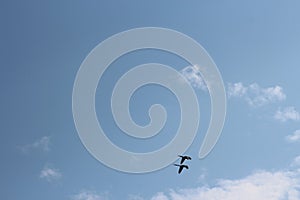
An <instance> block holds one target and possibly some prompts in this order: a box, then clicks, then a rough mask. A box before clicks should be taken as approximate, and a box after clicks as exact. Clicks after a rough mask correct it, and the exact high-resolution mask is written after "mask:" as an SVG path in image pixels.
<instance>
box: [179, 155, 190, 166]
mask: <svg viewBox="0 0 300 200" xmlns="http://www.w3.org/2000/svg"><path fill="white" fill-rule="evenodd" d="M178 157H181V161H180V164H182V163H183V162H184V161H185V160H192V158H191V157H190V156H181V155H178Z"/></svg>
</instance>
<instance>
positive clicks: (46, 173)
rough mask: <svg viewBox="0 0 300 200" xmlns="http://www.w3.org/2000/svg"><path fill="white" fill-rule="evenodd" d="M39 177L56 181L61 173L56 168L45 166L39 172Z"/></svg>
mask: <svg viewBox="0 0 300 200" xmlns="http://www.w3.org/2000/svg"><path fill="white" fill-rule="evenodd" d="M39 177H40V178H41V179H45V180H46V181H48V182H52V181H56V180H59V179H61V177H62V174H61V172H60V171H59V170H58V169H55V168H51V167H49V166H45V167H44V168H43V169H42V170H41V172H40V176H39Z"/></svg>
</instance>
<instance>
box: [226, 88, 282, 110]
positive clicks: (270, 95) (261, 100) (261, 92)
mask: <svg viewBox="0 0 300 200" xmlns="http://www.w3.org/2000/svg"><path fill="white" fill-rule="evenodd" d="M227 93H228V97H229V98H230V97H238V98H243V99H244V100H246V101H247V103H248V104H249V105H251V106H263V105H266V104H268V103H272V102H277V101H283V100H285V99H286V95H285V94H284V93H283V89H282V87H280V86H277V85H276V86H273V87H267V88H263V87H261V86H259V85H258V84H257V83H252V84H250V85H249V86H244V85H243V83H241V82H238V83H229V84H228V89H227Z"/></svg>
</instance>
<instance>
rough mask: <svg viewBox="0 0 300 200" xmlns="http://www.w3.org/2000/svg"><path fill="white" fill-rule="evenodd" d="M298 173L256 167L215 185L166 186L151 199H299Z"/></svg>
mask: <svg viewBox="0 0 300 200" xmlns="http://www.w3.org/2000/svg"><path fill="white" fill-rule="evenodd" d="M298 178H299V174H298V172H292V171H278V172H268V171H259V172H255V173H253V174H252V175H250V176H247V177H245V178H242V179H237V180H229V179H226V180H220V181H218V183H217V184H216V186H213V187H208V186H202V187H198V188H192V189H181V190H170V191H169V192H166V193H161V192H160V193H157V194H156V195H155V196H154V197H153V198H152V199H151V200H185V199H189V200H199V199H201V200H218V199H222V200H241V199H243V200H266V199H268V200H282V199H288V200H299V199H300V198H299V197H300V196H299V195H300V192H299V183H300V181H299V179H298Z"/></svg>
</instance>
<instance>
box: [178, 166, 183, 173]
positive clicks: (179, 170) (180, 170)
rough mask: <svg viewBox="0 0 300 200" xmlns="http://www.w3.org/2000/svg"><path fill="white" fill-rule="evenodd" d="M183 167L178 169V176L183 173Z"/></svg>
mask: <svg viewBox="0 0 300 200" xmlns="http://www.w3.org/2000/svg"><path fill="white" fill-rule="evenodd" d="M182 169H183V166H180V167H179V169H178V174H180V173H181V172H182Z"/></svg>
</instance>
